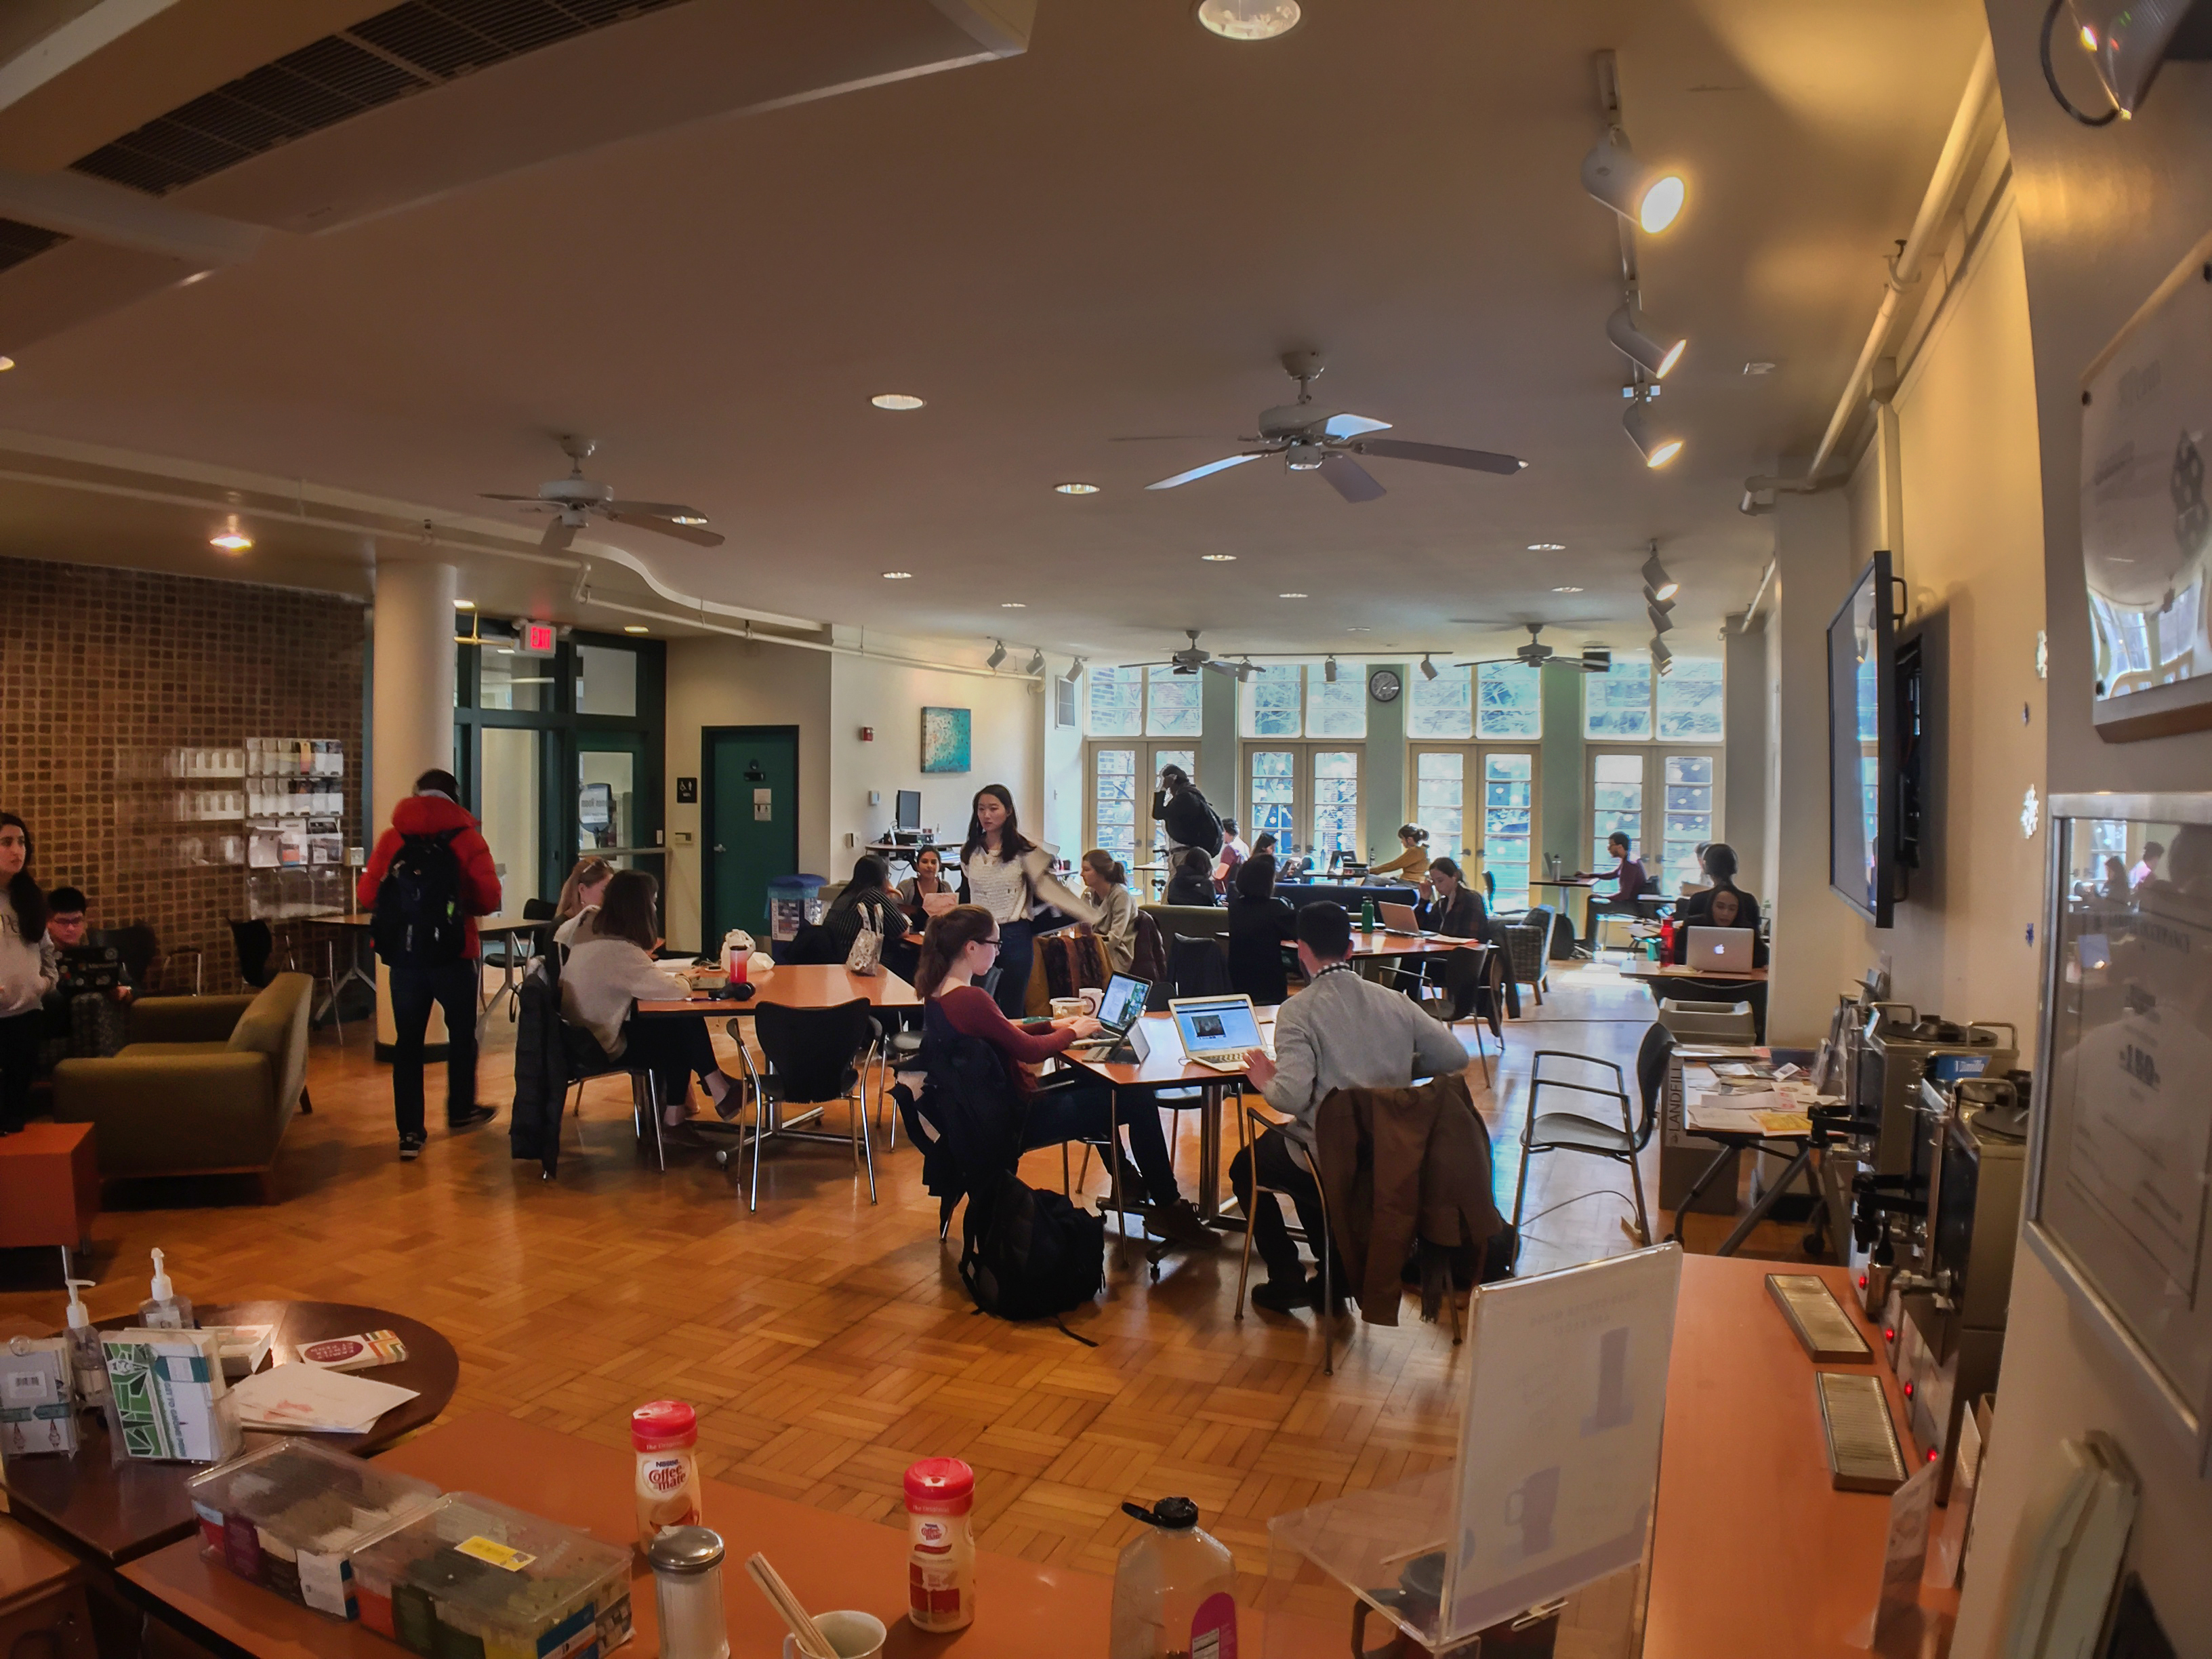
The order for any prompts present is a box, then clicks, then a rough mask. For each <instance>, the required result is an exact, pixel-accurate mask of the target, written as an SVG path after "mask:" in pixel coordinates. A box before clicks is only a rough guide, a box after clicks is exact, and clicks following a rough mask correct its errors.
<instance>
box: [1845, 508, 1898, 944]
mask: <svg viewBox="0 0 2212 1659" xmlns="http://www.w3.org/2000/svg"><path fill="white" fill-rule="evenodd" d="M1890 589H1891V576H1890V568H1889V555H1888V554H1887V553H1886V552H1885V553H1876V554H1875V556H1874V558H1873V560H1872V562H1869V564H1868V566H1867V568H1865V569H1864V570H1863V571H1862V572H1861V573H1860V574H1859V579H1858V580H1857V581H1856V582H1854V583H1853V584H1852V585H1851V591H1850V594H1849V595H1848V596H1847V597H1846V598H1845V599H1844V603H1843V605H1842V606H1841V607H1840V608H1839V609H1838V611H1837V612H1836V615H1835V618H1834V620H1833V621H1832V622H1830V623H1829V624H1828V885H1829V886H1831V887H1832V888H1834V889H1835V890H1836V892H1837V893H1838V896H1841V897H1842V899H1843V900H1844V902H1845V903H1846V904H1849V905H1850V907H1851V908H1853V909H1854V910H1857V912H1858V913H1859V914H1860V915H1863V916H1864V917H1866V919H1867V920H1868V921H1871V922H1872V923H1874V925H1875V927H1888V926H1889V925H1890V913H1891V909H1892V907H1893V905H1894V904H1895V902H1896V900H1897V897H1898V885H1899V878H1898V867H1899V866H1898V830H1899V817H1898V805H1899V794H1900V791H1899V776H1898V763H1899V745H1898V706H1897V686H1898V680H1897V617H1896V616H1895V615H1894V613H1893V611H1891V609H1890V604H1891V597H1890Z"/></svg>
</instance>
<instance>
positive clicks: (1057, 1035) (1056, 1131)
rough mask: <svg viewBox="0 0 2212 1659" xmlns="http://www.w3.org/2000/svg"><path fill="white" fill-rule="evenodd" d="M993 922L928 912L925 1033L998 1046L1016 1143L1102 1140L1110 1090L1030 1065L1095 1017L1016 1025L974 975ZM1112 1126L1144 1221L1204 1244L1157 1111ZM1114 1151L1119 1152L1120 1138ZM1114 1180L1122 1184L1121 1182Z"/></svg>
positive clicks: (1085, 1031)
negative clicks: (1124, 1150) (1069, 1082)
mask: <svg viewBox="0 0 2212 1659" xmlns="http://www.w3.org/2000/svg"><path fill="white" fill-rule="evenodd" d="M1204 856H1205V855H1204V854H1200V857H1201V858H1202V857H1204ZM999 932H1000V924H999V923H998V922H996V921H994V920H992V916H991V913H990V912H989V911H988V910H986V909H984V908H982V907H981V905H976V904H962V905H956V906H955V907H954V908H951V909H950V910H947V911H946V912H945V914H944V915H940V916H933V917H931V918H930V922H929V929H928V931H927V933H924V934H923V935H922V939H921V967H920V968H918V969H916V970H915V982H914V988H915V990H916V991H918V992H920V993H921V996H922V998H923V1002H924V1006H923V1012H922V1018H923V1022H924V1025H923V1029H924V1030H926V1031H927V1034H928V1035H927V1041H929V1042H943V1041H945V1032H946V1031H948V1030H950V1031H956V1032H957V1033H958V1034H959V1035H960V1036H967V1037H975V1038H978V1039H980V1040H981V1041H982V1042H987V1043H989V1044H990V1045H991V1047H992V1048H995V1049H997V1050H998V1051H999V1061H1000V1065H1002V1066H1005V1068H1006V1076H1007V1078H1008V1079H1009V1080H1010V1081H1011V1082H1012V1084H1013V1085H1014V1087H1015V1088H1016V1089H1017V1090H1018V1091H1020V1092H1021V1094H1022V1095H1023V1097H1024V1098H1025V1099H1026V1100H1027V1101H1028V1102H1029V1115H1028V1121H1027V1122H1026V1124H1025V1125H1024V1136H1023V1139H1024V1145H1026V1146H1051V1145H1053V1144H1054V1143H1055V1142H1058V1141H1062V1140H1073V1139H1078V1138H1080V1139H1087V1140H1094V1141H1097V1140H1103V1139H1105V1135H1106V1126H1107V1124H1108V1122H1109V1121H1110V1116H1109V1115H1110V1112H1111V1109H1112V1101H1113V1091H1112V1090H1110V1089H1109V1088H1108V1087H1107V1086H1106V1085H1104V1084H1103V1083H1097V1082H1085V1083H1079V1084H1075V1085H1073V1086H1071V1087H1068V1088H1056V1089H1048V1090H1042V1091H1041V1090H1039V1089H1038V1087H1037V1085H1036V1076H1035V1074H1034V1073H1033V1072H1032V1071H1031V1069H1030V1068H1031V1067H1033V1066H1040V1065H1042V1064H1043V1063H1044V1062H1045V1061H1046V1060H1050V1059H1051V1058H1053V1056H1054V1055H1055V1054H1062V1053H1065V1052H1066V1049H1067V1048H1068V1047H1069V1045H1070V1044H1072V1043H1075V1042H1081V1041H1082V1040H1083V1039H1085V1038H1086V1037H1092V1036H1097V1034H1098V1030H1099V1024H1098V1022H1097V1020H1095V1019H1093V1018H1090V1017H1089V1016H1088V1015H1077V1016H1076V1017H1074V1018H1064V1019H1055V1020H1053V1021H1051V1022H1049V1023H1048V1024H1041V1023H1037V1022H1025V1023H1024V1024H1020V1025H1017V1024H1014V1023H1013V1022H1012V1020H1010V1019H1008V1018H1006V1015H1005V1014H1004V1013H1003V1012H1000V1008H999V1005H998V1004H997V1003H996V1002H994V1000H992V998H991V995H990V994H989V993H988V992H987V991H985V990H984V989H983V987H982V986H981V984H980V983H978V981H980V980H981V978H982V977H983V975H986V974H987V973H989V972H990V971H991V967H992V964H993V963H995V962H997V961H998V959H999ZM1121 1127H1123V1128H1124V1129H1126V1130H1127V1132H1128V1135H1129V1150H1130V1151H1131V1152H1133V1153H1134V1154H1135V1156H1136V1162H1137V1171H1138V1174H1139V1177H1140V1178H1141V1182H1142V1185H1143V1187H1144V1190H1145V1194H1146V1197H1148V1198H1149V1199H1150V1200H1152V1208H1151V1209H1150V1210H1149V1211H1147V1212H1146V1221H1147V1222H1148V1223H1149V1224H1150V1225H1151V1226H1152V1231H1155V1232H1158V1233H1160V1234H1162V1235H1163V1236H1164V1237H1169V1238H1172V1239H1173V1240H1175V1241H1176V1243H1178V1244H1183V1245H1188V1246H1192V1247H1194V1248H1197V1247H1207V1248H1210V1247H1211V1246H1212V1244H1214V1243H1216V1242H1217V1241H1216V1236H1215V1234H1214V1233H1213V1232H1212V1230H1211V1229H1209V1228H1208V1227H1207V1226H1206V1224H1205V1223H1204V1222H1202V1221H1200V1219H1199V1218H1198V1212H1197V1211H1196V1210H1194V1209H1193V1208H1192V1207H1191V1206H1190V1203H1189V1201H1188V1200H1187V1199H1185V1198H1184V1197H1183V1196H1182V1194H1181V1193H1180V1192H1178V1191H1177V1190H1176V1178H1175V1160H1174V1158H1172V1157H1170V1154H1169V1152H1168V1142H1167V1137H1166V1135H1164V1133H1161V1131H1160V1115H1159V1112H1158V1110H1157V1109H1154V1108H1153V1107H1152V1106H1151V1105H1149V1104H1139V1105H1137V1106H1136V1107H1135V1109H1134V1110H1133V1112H1132V1113H1131V1115H1129V1116H1128V1117H1127V1119H1125V1120H1124V1121H1123V1122H1122V1125H1121ZM1114 1156H1115V1157H1116V1158H1119V1157H1121V1148H1120V1147H1119V1146H1116V1147H1115V1149H1114ZM1123 1190H1124V1191H1125V1192H1126V1191H1127V1184H1126V1182H1125V1184H1124V1187H1123Z"/></svg>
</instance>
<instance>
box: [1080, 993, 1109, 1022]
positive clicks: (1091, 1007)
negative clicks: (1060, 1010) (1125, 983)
mask: <svg viewBox="0 0 2212 1659" xmlns="http://www.w3.org/2000/svg"><path fill="white" fill-rule="evenodd" d="M1076 994H1077V995H1078V996H1079V997H1081V998H1082V999H1083V1012H1085V1013H1086V1014H1089V1015H1090V1016H1091V1018H1094V1019H1096V1018H1097V1017H1098V1005H1099V1004H1101V1003H1102V1002H1103V1001H1105V1000H1106V994H1105V992H1103V991H1102V990H1100V989H1099V988H1098V987H1097V986H1095V985H1086V986H1085V987H1083V988H1082V989H1081V990H1080V991H1078V992H1077V993H1076Z"/></svg>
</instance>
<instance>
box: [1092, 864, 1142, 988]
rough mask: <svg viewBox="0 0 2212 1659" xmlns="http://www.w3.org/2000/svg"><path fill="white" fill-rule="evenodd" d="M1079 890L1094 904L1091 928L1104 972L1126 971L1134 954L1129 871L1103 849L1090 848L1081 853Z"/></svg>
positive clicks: (1134, 910) (1134, 909)
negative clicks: (1103, 957)
mask: <svg viewBox="0 0 2212 1659" xmlns="http://www.w3.org/2000/svg"><path fill="white" fill-rule="evenodd" d="M1083 890H1084V891H1085V892H1086V893H1088V894H1089V895H1090V896H1091V902H1092V903H1093V904H1095V905H1097V907H1098V920H1097V921H1094V922H1092V923H1091V932H1092V933H1095V934H1097V938H1098V947H1099V949H1100V950H1102V951H1104V952H1105V954H1106V971H1107V972H1109V973H1111V974H1126V973H1127V972H1128V971H1129V964H1130V963H1132V962H1133V961H1135V960H1136V957H1137V898H1136V895H1135V894H1133V893H1132V892H1131V891H1130V890H1129V872H1127V870H1124V869H1123V868H1122V867H1121V860H1119V859H1117V858H1115V856H1114V855H1113V854H1111V853H1109V852H1108V851H1107V850H1106V849H1105V848H1103V847H1094V848H1091V850H1090V851H1089V852H1087V853H1085V854H1084V855H1083Z"/></svg>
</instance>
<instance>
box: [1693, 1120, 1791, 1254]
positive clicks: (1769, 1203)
mask: <svg viewBox="0 0 2212 1659" xmlns="http://www.w3.org/2000/svg"><path fill="white" fill-rule="evenodd" d="M1756 1156H1758V1152H1757V1148H1756V1146H1754V1147H1753V1157H1756ZM1812 1161H1813V1143H1812V1142H1811V1141H1809V1140H1808V1141H1807V1142H1806V1143H1805V1144H1804V1145H1803V1146H1801V1147H1799V1148H1798V1150H1797V1156H1796V1157H1795V1158H1791V1159H1790V1167H1789V1168H1788V1169H1786V1170H1784V1171H1783V1172H1782V1179H1781V1180H1779V1181H1778V1182H1775V1183H1774V1184H1773V1185H1772V1186H1771V1187H1769V1188H1767V1189H1766V1192H1765V1194H1764V1195H1763V1196H1762V1197H1761V1198H1760V1199H1759V1202H1758V1203H1756V1204H1754V1205H1753V1206H1751V1208H1750V1210H1749V1211H1747V1212H1746V1213H1745V1215H1744V1218H1743V1219H1742V1220H1741V1221H1739V1222H1737V1223H1736V1224H1735V1231H1734V1232H1732V1233H1730V1234H1729V1236H1728V1237H1726V1238H1724V1239H1723V1240H1722V1241H1721V1247H1720V1249H1718V1250H1717V1252H1715V1254H1717V1255H1735V1251H1736V1246H1737V1245H1739V1244H1741V1243H1743V1241H1744V1240H1745V1239H1747V1238H1748V1237H1750V1236H1751V1230H1752V1229H1753V1227H1756V1226H1757V1225H1759V1223H1760V1222H1761V1221H1763V1220H1765V1218H1766V1212H1768V1211H1769V1210H1771V1209H1772V1208H1773V1207H1774V1206H1775V1205H1776V1203H1777V1202H1778V1201H1779V1200H1780V1199H1781V1197H1782V1194H1784V1193H1785V1192H1787V1191H1789V1189H1790V1182H1793V1181H1795V1180H1796V1179H1797V1177H1798V1176H1801V1175H1802V1174H1804V1172H1805V1166H1806V1165H1807V1164H1810V1163H1811V1162H1812Z"/></svg>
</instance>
